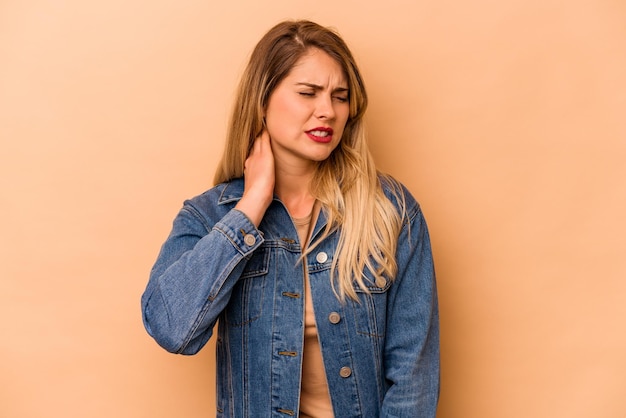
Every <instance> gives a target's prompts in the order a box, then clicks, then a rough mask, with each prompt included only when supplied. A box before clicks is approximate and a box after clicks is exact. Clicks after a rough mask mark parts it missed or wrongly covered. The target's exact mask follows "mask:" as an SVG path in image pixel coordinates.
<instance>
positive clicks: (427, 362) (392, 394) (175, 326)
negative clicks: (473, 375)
mask: <svg viewBox="0 0 626 418" xmlns="http://www.w3.org/2000/svg"><path fill="white" fill-rule="evenodd" d="M383 184H385V183H383ZM385 187H387V186H385ZM243 189H244V183H243V180H242V179H237V180H234V181H232V182H229V183H226V184H220V185H218V186H216V187H214V188H212V189H211V190H209V191H207V192H205V193H204V194H202V195H200V196H197V197H195V198H193V199H191V200H188V201H186V202H185V203H184V206H183V208H182V209H181V211H180V212H179V214H178V216H177V217H176V219H175V220H174V225H173V229H172V231H171V233H170V235H169V237H168V238H167V241H166V242H165V243H164V244H163V247H162V249H161V252H160V254H159V256H158V259H157V261H156V264H155V265H154V267H153V269H152V272H151V274H150V280H149V282H148V285H147V288H146V290H145V292H144V294H143V296H142V310H143V320H144V324H145V327H146V330H147V331H148V333H149V334H150V335H151V336H152V337H154V339H155V340H156V341H157V342H158V343H159V344H160V345H161V346H162V347H163V348H165V349H166V350H168V351H170V352H173V353H181V354H195V353H196V352H198V351H199V350H200V349H201V348H202V347H203V346H204V345H205V343H206V342H207V341H208V340H209V338H210V337H211V335H212V333H213V328H214V325H215V324H216V322H218V321H219V325H218V331H217V343H216V345H217V398H216V401H217V416H218V417H229V418H247V417H259V418H267V417H288V416H297V415H298V405H299V396H300V379H301V360H302V357H301V356H300V353H301V352H302V347H303V340H304V298H303V295H304V277H303V269H302V264H299V262H298V260H299V258H300V256H301V246H300V243H299V241H298V233H297V232H296V228H295V226H294V224H293V222H292V220H291V218H290V216H289V214H288V212H287V210H286V209H285V207H284V206H283V204H282V203H281V202H280V201H279V200H278V199H274V201H273V202H272V204H271V205H270V207H269V208H268V210H267V212H266V214H265V216H264V218H263V221H262V222H261V224H260V225H259V227H258V229H257V228H256V227H255V226H254V224H252V223H251V222H250V221H249V220H248V218H247V217H246V216H245V215H244V214H243V213H242V212H239V211H238V210H235V209H233V207H234V206H235V204H236V203H237V201H238V200H239V199H240V198H241V196H242V193H243ZM403 191H404V193H405V201H406V202H405V204H406V215H405V222H404V224H403V228H402V231H401V234H400V236H399V238H398V250H397V262H398V274H397V277H396V278H395V280H394V281H392V282H388V283H387V284H386V285H385V286H383V287H377V286H376V285H374V284H373V283H372V285H371V287H369V294H368V293H365V292H363V291H361V289H360V288H358V286H357V288H356V290H357V292H358V296H359V302H358V303H357V302H355V301H353V300H352V299H349V298H347V299H346V301H345V302H341V301H339V300H338V299H337V297H336V296H335V295H334V293H333V290H332V287H331V283H330V267H331V263H332V260H333V256H334V253H335V248H336V246H337V240H338V236H337V233H334V234H332V235H330V236H329V237H327V238H326V239H325V240H324V241H323V242H322V243H321V244H320V245H319V246H318V247H316V248H315V250H314V252H313V253H312V254H310V255H309V256H308V257H307V259H308V261H307V269H308V274H309V277H310V286H311V296H312V298H313V305H314V307H315V318H316V322H317V331H318V338H319V341H320V346H321V350H322V356H323V359H324V367H325V370H326V376H327V379H328V386H329V390H330V393H331V401H332V405H333V409H334V411H335V416H336V417H337V418H349V417H355V418H356V417H366V418H369V417H372V418H374V417H406V418H418V417H434V416H435V410H436V407H437V401H438V396H439V321H438V306H437V292H436V286H435V276H434V269H433V261H432V255H431V248H430V241H429V236H428V231H427V227H426V224H425V221H424V218H423V216H422V212H421V210H420V207H419V205H418V204H417V202H416V201H415V200H414V199H413V197H412V196H411V195H410V194H409V193H408V191H406V189H403ZM388 196H389V197H390V198H391V199H392V201H395V200H394V198H393V197H392V195H391V194H390V193H388ZM396 204H397V202H396ZM325 224H326V217H325V216H324V212H323V211H322V212H321V213H320V216H319V218H318V220H317V224H316V226H315V228H314V231H313V236H312V240H314V239H315V237H316V236H317V235H318V234H319V233H320V232H321V231H322V229H323V228H324V226H325ZM367 275H369V273H366V276H367Z"/></svg>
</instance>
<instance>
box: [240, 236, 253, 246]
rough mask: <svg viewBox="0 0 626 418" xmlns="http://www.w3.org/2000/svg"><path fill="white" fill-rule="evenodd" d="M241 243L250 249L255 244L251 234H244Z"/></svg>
mask: <svg viewBox="0 0 626 418" xmlns="http://www.w3.org/2000/svg"><path fill="white" fill-rule="evenodd" d="M243 242H245V243H246V245H247V246H249V247H251V246H253V245H254V243H255V242H256V238H255V237H254V235H252V234H246V235H245V236H244V237H243Z"/></svg>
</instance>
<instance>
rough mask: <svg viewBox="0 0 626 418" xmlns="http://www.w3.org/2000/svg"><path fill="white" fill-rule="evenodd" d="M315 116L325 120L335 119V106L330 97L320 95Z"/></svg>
mask: <svg viewBox="0 0 626 418" xmlns="http://www.w3.org/2000/svg"><path fill="white" fill-rule="evenodd" d="M315 116H317V118H318V119H323V120H328V119H334V118H335V106H334V103H333V98H332V97H331V96H330V95H325V94H320V96H319V98H318V102H317V107H316V109H315Z"/></svg>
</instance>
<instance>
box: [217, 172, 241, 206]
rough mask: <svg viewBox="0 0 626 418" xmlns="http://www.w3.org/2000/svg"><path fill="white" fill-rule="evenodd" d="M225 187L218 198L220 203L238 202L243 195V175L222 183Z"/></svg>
mask: <svg viewBox="0 0 626 418" xmlns="http://www.w3.org/2000/svg"><path fill="white" fill-rule="evenodd" d="M222 186H223V189H222V193H221V194H220V197H219V199H218V200H217V204H218V205H223V204H225V203H230V202H238V201H239V200H240V199H241V197H242V196H243V190H244V182H243V177H240V178H236V179H233V180H231V181H229V182H226V183H223V184H222Z"/></svg>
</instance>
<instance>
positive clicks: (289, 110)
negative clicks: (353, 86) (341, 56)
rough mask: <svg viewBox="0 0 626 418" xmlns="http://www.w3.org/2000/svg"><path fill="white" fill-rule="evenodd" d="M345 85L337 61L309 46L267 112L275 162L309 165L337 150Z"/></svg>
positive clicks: (345, 103)
mask: <svg viewBox="0 0 626 418" xmlns="http://www.w3.org/2000/svg"><path fill="white" fill-rule="evenodd" d="M348 93H349V91H348V82H347V81H346V77H345V75H344V72H343V70H342V68H341V66H340V65H339V63H338V62H337V61H335V60H334V59H333V58H331V57H330V55H328V54H327V53H326V52H323V51H322V50H320V49H317V48H311V49H310V50H309V52H308V53H306V54H305V55H303V56H302V57H301V58H300V59H299V60H298V61H297V62H296V64H295V66H294V67H293V68H292V69H291V71H290V72H289V74H288V75H287V76H286V77H285V78H284V79H283V80H282V81H281V82H280V83H279V84H278V86H276V88H275V89H274V91H273V92H272V94H271V95H270V97H269V101H268V103H267V107H266V109H265V120H266V126H267V130H268V132H269V135H270V138H271V141H272V142H271V143H272V151H273V153H274V158H275V159H276V162H277V163H278V164H281V163H287V164H292V165H293V164H298V165H301V164H303V163H304V164H305V165H308V164H312V163H313V162H318V161H323V160H325V159H326V158H328V157H329V156H330V154H331V152H332V151H333V150H334V149H335V148H336V147H337V145H338V144H339V141H340V140H341V136H342V135H343V130H344V128H345V126H346V121H347V120H348V115H349V111H350V105H349V102H348Z"/></svg>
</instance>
